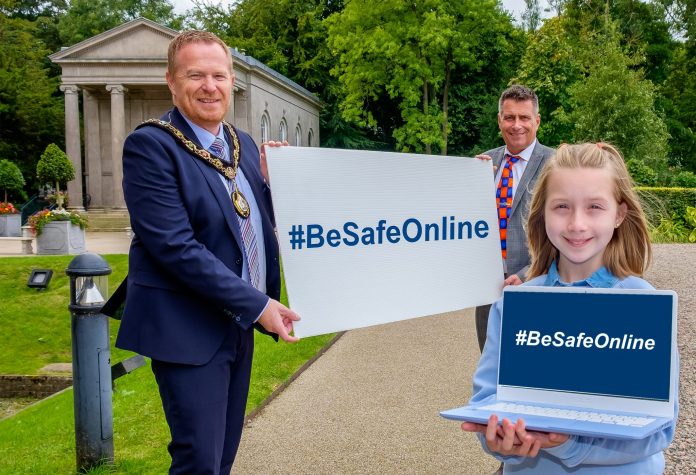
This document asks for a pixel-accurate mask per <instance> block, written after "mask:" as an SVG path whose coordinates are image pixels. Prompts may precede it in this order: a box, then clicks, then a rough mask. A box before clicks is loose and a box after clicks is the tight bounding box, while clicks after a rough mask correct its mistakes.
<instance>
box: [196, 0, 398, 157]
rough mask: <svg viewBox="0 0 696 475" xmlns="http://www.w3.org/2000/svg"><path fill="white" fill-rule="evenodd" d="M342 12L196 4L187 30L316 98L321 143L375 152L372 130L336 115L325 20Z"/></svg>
mask: <svg viewBox="0 0 696 475" xmlns="http://www.w3.org/2000/svg"><path fill="white" fill-rule="evenodd" d="M342 9H343V1H342V0H338V1H337V0H242V1H240V2H238V3H235V4H234V5H232V6H228V7H226V8H223V7H222V6H221V5H214V4H207V3H204V2H196V7H195V8H194V9H193V10H192V11H191V12H190V18H191V19H190V20H189V22H188V26H191V27H195V28H201V29H204V30H208V31H212V32H214V33H216V34H217V35H218V36H220V38H222V39H223V40H224V41H225V42H226V43H227V44H228V45H230V46H232V47H234V48H237V49H238V50H240V51H243V52H244V53H245V54H247V55H250V56H253V57H254V58H256V59H258V60H259V61H261V62H263V63H265V64H266V65H268V66H269V67H271V68H273V69H275V70H276V71H278V72H280V73H281V74H283V75H285V76H287V77H288V78H290V79H292V80H293V81H295V82H297V83H299V84H302V85H303V86H304V87H306V88H308V89H309V90H311V91H312V92H313V93H314V94H316V95H317V96H318V97H319V99H320V100H321V101H322V102H323V103H324V107H323V108H322V111H321V113H320V116H319V119H320V127H321V140H322V145H323V146H327V147H337V148H360V149H376V148H383V147H384V146H385V144H384V143H383V139H381V138H380V137H379V136H378V134H377V133H375V132H376V131H373V130H369V129H366V128H363V127H359V126H356V125H355V124H352V123H349V122H347V121H346V120H344V119H343V118H342V117H341V114H340V113H339V111H338V106H337V104H338V98H337V94H338V90H339V87H338V84H337V83H338V81H337V80H336V78H335V77H333V76H331V74H330V71H331V69H332V68H333V67H334V65H335V63H336V60H335V58H334V56H333V55H332V54H331V52H330V51H329V48H328V46H327V43H326V38H327V35H328V33H327V27H326V25H325V24H324V20H325V19H326V18H327V17H329V16H330V15H331V14H333V13H336V12H339V11H341V10H342Z"/></svg>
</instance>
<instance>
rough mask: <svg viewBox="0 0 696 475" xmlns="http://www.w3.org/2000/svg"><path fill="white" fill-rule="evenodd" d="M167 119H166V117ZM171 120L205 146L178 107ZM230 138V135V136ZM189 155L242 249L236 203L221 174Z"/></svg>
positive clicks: (197, 142)
mask: <svg viewBox="0 0 696 475" xmlns="http://www.w3.org/2000/svg"><path fill="white" fill-rule="evenodd" d="M165 120H166V119H165ZM171 121H172V124H173V125H174V126H175V127H176V128H178V129H179V130H181V131H182V132H183V133H184V135H185V136H186V137H187V138H189V139H190V140H192V141H193V142H194V143H195V144H196V146H198V147H199V148H203V146H202V145H201V144H200V142H199V141H198V137H197V136H196V134H195V133H194V132H193V130H191V127H189V125H188V123H187V122H186V120H185V119H184V118H183V117H182V116H181V114H180V113H179V111H178V110H177V109H174V110H173V111H172V114H171ZM228 140H229V137H228ZM188 155H189V156H190V157H191V160H193V162H194V163H195V164H196V166H197V167H198V169H199V170H200V171H201V174H202V175H203V177H204V178H205V181H206V182H208V186H209V187H210V189H211V190H212V191H213V196H214V197H215V201H216V202H217V203H218V206H219V207H220V211H221V212H222V214H223V216H224V217H225V222H226V223H227V227H228V228H229V229H230V231H231V232H232V235H233V236H234V239H235V241H236V242H237V245H238V246H239V248H240V249H243V248H244V244H243V242H242V235H241V234H240V231H239V223H238V222H237V220H236V218H235V216H234V215H235V213H236V212H235V210H234V205H233V204H232V199H231V198H230V196H229V194H228V193H227V188H226V187H225V185H224V184H223V182H222V180H221V179H220V174H219V173H218V172H217V170H215V169H214V168H213V167H211V166H209V165H208V164H206V163H204V162H203V161H202V160H201V159H199V158H198V157H194V156H193V154H192V153H190V152H188Z"/></svg>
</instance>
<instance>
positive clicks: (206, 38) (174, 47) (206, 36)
mask: <svg viewBox="0 0 696 475" xmlns="http://www.w3.org/2000/svg"><path fill="white" fill-rule="evenodd" d="M191 43H217V44H219V45H220V46H221V47H222V49H223V50H224V51H225V53H226V54H227V57H228V58H229V59H230V71H232V55H231V54H230V49H229V48H228V47H227V45H226V44H225V42H224V41H222V40H221V39H220V38H219V37H218V36H217V35H215V34H214V33H211V32H209V31H200V30H188V31H183V32H181V33H179V34H178V35H176V36H175V37H174V39H173V40H172V41H171V42H170V43H169V49H168V50H167V71H169V74H171V75H173V74H174V69H175V67H176V63H175V61H174V58H175V57H176V53H178V52H179V50H181V48H183V47H184V46H186V45H189V44H191Z"/></svg>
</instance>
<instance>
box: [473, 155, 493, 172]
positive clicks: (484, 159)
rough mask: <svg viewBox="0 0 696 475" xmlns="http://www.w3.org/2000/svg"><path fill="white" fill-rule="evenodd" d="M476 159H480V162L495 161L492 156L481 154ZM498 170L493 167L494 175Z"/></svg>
mask: <svg viewBox="0 0 696 475" xmlns="http://www.w3.org/2000/svg"><path fill="white" fill-rule="evenodd" d="M475 158H478V159H479V160H483V161H490V160H493V158H492V157H491V156H490V155H486V154H485V153H480V154H478V155H476V157H475ZM497 170H498V167H496V166H495V165H493V173H495V172H496V171H497Z"/></svg>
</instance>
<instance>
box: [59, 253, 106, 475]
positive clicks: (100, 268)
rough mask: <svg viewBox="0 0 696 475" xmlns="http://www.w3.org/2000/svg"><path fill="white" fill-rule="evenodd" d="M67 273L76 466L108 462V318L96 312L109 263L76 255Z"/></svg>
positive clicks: (89, 255)
mask: <svg viewBox="0 0 696 475" xmlns="http://www.w3.org/2000/svg"><path fill="white" fill-rule="evenodd" d="M65 273H66V274H67V275H68V276H69V277H70V306H69V309H70V314H71V334H72V357H73V359H72V364H73V391H74V404H75V449H76V450H75V451H76V457H77V470H78V472H79V471H82V470H88V469H90V468H92V467H94V466H96V465H100V464H104V463H106V464H113V461H114V439H113V409H112V402H111V395H112V383H111V365H110V363H111V361H110V360H111V350H110V347H109V321H108V320H109V318H108V317H107V316H106V315H104V314H103V313H101V309H102V307H103V306H104V301H105V297H106V296H108V275H109V274H111V267H109V264H108V263H107V262H106V261H105V260H104V258H102V257H101V256H100V255H98V254H92V253H86V254H80V255H78V256H76V257H75V258H74V259H73V260H72V261H71V262H70V265H68V268H67V269H66V270H65Z"/></svg>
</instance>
